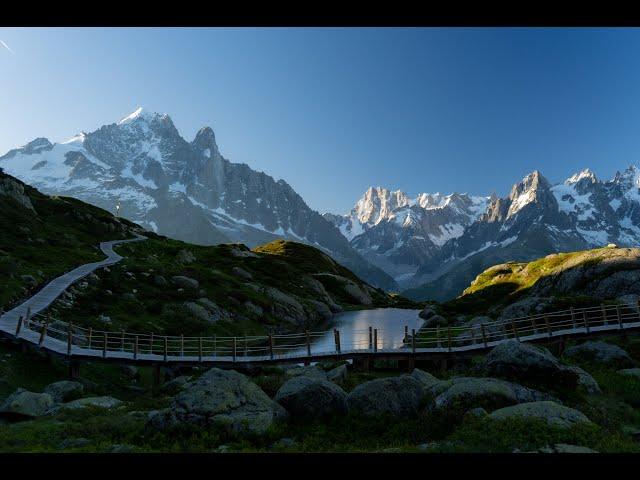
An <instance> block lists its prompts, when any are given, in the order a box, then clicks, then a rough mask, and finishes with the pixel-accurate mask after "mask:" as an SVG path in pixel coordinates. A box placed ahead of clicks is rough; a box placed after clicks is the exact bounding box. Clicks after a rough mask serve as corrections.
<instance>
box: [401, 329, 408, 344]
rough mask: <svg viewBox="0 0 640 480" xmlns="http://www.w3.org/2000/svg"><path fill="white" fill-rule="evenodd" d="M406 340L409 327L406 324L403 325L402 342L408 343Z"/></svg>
mask: <svg viewBox="0 0 640 480" xmlns="http://www.w3.org/2000/svg"><path fill="white" fill-rule="evenodd" d="M408 340H409V327H408V326H407V325H405V326H404V341H403V342H402V343H404V344H405V345H406V344H407V343H409V342H408Z"/></svg>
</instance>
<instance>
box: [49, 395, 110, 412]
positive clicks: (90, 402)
mask: <svg viewBox="0 0 640 480" xmlns="http://www.w3.org/2000/svg"><path fill="white" fill-rule="evenodd" d="M120 405H122V401H121V400H118V399H117V398H113V397H109V396H103V397H86V398H79V399H78V400H73V401H71V402H68V403H63V404H61V405H60V406H58V407H56V408H55V409H54V412H51V413H55V412H57V411H58V410H76V409H79V408H89V407H98V408H106V409H111V408H116V407H119V406H120Z"/></svg>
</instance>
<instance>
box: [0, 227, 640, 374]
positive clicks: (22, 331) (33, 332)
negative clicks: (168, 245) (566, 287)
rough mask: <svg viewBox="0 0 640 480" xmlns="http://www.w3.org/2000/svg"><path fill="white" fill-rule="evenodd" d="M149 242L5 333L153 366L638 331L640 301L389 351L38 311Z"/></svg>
mask: <svg viewBox="0 0 640 480" xmlns="http://www.w3.org/2000/svg"><path fill="white" fill-rule="evenodd" d="M144 239H145V237H142V236H137V237H136V238H133V239H129V240H115V241H111V242H103V243H102V244H100V248H101V249H102V251H103V252H104V253H105V254H106V255H107V258H106V259H105V260H103V261H101V262H95V263H90V264H86V265H82V266H80V267H78V268H76V269H74V270H72V271H70V272H68V273H66V274H64V275H62V276H60V277H58V278H56V279H54V280H53V281H51V282H50V283H49V284H47V285H46V286H45V287H44V288H43V289H42V290H40V291H39V292H38V293H36V294H35V295H34V296H33V297H31V298H30V299H28V300H27V301H25V302H24V303H23V304H21V305H19V306H18V307H16V308H14V309H13V310H11V311H9V312H7V313H5V314H4V315H2V316H0V333H1V334H4V335H5V336H8V337H11V338H13V339H14V340H17V341H19V342H22V343H27V344H30V345H32V346H35V347H36V348H40V349H42V350H44V351H47V352H49V353H51V354H55V355H60V356H64V357H66V358H68V359H70V360H74V361H75V362H76V363H77V362H80V361H83V360H92V361H107V362H118V363H129V364H153V365H156V366H157V365H162V364H173V365H193V364H206V365H208V366H220V367H231V366H236V367H238V366H248V365H253V364H276V363H309V362H315V361H321V360H323V359H339V360H346V359H352V360H357V359H361V358H364V359H366V360H367V361H368V360H371V359H375V358H380V359H383V358H384V359H397V360H408V361H410V362H413V361H415V360H416V359H425V358H427V359H428V358H431V359H446V358H451V357H463V356H468V355H474V354H478V353H482V352H483V351H486V350H488V349H491V348H493V347H495V346H496V345H498V344H500V343H502V342H504V341H507V340H510V339H517V340H519V341H522V342H549V341H550V340H554V339H562V340H564V339H565V338H569V337H590V336H597V335H603V334H611V333H625V332H627V331H631V330H638V329H640V308H639V305H606V306H605V305H600V306H596V307H589V308H582V309H572V308H571V309H568V310H563V311H558V312H552V313H546V314H539V315H532V316H527V317H520V318H513V319H508V320H502V321H496V322H491V323H486V324H477V325H466V326H459V327H445V328H422V329H420V330H419V331H415V330H412V331H408V329H407V328H406V327H405V329H404V341H403V342H402V345H401V346H399V347H398V348H391V349H390V348H379V345H380V343H381V342H379V339H382V338H384V336H385V331H384V330H378V329H371V328H369V329H368V330H364V331H360V332H354V333H355V335H353V336H352V340H350V341H349V342H344V341H342V340H341V338H340V332H339V330H334V331H333V336H334V348H333V349H329V350H327V349H326V348H325V350H324V351H318V349H317V346H316V345H314V342H315V341H316V340H317V339H319V338H321V337H325V336H326V334H327V332H326V331H322V332H308V331H307V332H301V333H293V334H288V335H264V336H243V337H185V336H182V335H181V336H159V335H154V334H153V333H131V332H115V331H101V330H100V331H99V330H93V329H86V328H82V327H79V326H76V325H72V324H68V323H65V322H61V321H59V320H54V319H51V318H48V317H46V316H44V315H42V313H41V312H42V311H44V310H45V309H46V308H47V307H48V306H49V305H51V303H52V302H53V301H54V300H55V299H56V298H57V297H59V296H60V295H61V294H62V292H63V291H64V290H65V289H66V288H68V287H69V286H70V285H71V284H72V283H73V282H75V281H77V280H79V279H81V278H83V277H85V276H86V275H88V274H89V273H91V272H93V271H95V270H96V269H99V268H102V267H105V266H107V265H112V264H114V263H117V262H118V261H120V260H121V259H122V257H121V256H120V255H118V254H117V253H115V252H114V251H113V246H115V245H118V244H121V243H127V242H135V241H140V240H144ZM387 333H389V332H387ZM396 333H397V332H396Z"/></svg>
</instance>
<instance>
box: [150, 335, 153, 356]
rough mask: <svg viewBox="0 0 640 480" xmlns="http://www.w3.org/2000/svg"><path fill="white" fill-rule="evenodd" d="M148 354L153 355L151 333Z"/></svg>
mask: <svg viewBox="0 0 640 480" xmlns="http://www.w3.org/2000/svg"><path fill="white" fill-rule="evenodd" d="M149 353H150V354H152V355H153V332H151V337H150V338H149Z"/></svg>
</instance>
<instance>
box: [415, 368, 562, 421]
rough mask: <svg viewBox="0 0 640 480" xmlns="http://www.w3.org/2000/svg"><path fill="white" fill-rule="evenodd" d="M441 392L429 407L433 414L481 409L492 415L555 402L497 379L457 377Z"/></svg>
mask: <svg viewBox="0 0 640 480" xmlns="http://www.w3.org/2000/svg"><path fill="white" fill-rule="evenodd" d="M442 387H445V388H444V389H443V388H442ZM439 390H441V393H439V394H438V395H437V396H435V398H434V399H433V401H432V402H431V403H430V404H429V405H428V407H427V408H428V410H430V411H447V412H450V413H451V412H453V413H461V412H465V411H467V410H469V409H472V408H478V407H481V408H484V409H486V410H488V411H491V410H496V409H498V408H502V407H505V406H509V405H515V404H517V403H525V402H535V401H540V400H550V399H551V398H552V397H551V396H549V395H547V394H545V393H542V392H539V391H537V390H533V389H530V388H526V387H523V386H522V385H518V384H516V383H510V382H506V381H504V380H499V379H496V378H476V377H458V378H454V379H452V380H449V381H448V382H445V384H444V385H442V386H441V387H440V389H439ZM432 391H433V390H432ZM436 393H437V392H436Z"/></svg>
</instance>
